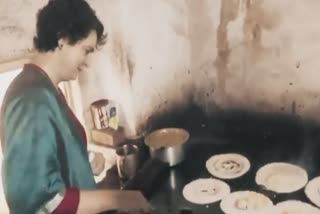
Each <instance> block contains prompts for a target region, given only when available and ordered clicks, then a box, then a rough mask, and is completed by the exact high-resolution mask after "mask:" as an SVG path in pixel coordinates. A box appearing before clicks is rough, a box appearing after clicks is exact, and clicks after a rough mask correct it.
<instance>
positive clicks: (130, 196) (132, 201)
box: [77, 190, 151, 214]
mask: <svg viewBox="0 0 320 214" xmlns="http://www.w3.org/2000/svg"><path fill="white" fill-rule="evenodd" d="M107 210H118V211H121V212H129V211H131V212H132V211H133V212H137V213H139V211H140V213H149V212H151V206H150V205H149V203H148V202H147V200H146V199H145V198H144V197H143V195H142V194H141V193H140V192H138V191H120V190H88V191H84V190H81V191H80V202H79V207H78V211H77V213H79V214H91V213H92V214H93V213H100V212H103V211H107Z"/></svg>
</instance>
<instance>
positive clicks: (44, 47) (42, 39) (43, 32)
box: [33, 0, 106, 52]
mask: <svg viewBox="0 0 320 214" xmlns="http://www.w3.org/2000/svg"><path fill="white" fill-rule="evenodd" d="M36 27H37V32H36V36H35V37H34V39H33V43H34V47H35V49H37V50H38V51H40V52H48V51H51V50H54V49H55V48H56V47H57V46H58V40H59V39H61V38H63V39H67V40H68V42H69V44H71V45H74V44H75V43H77V42H78V41H80V40H82V39H84V38H86V37H87V36H88V35H89V33H90V32H91V31H92V30H95V31H96V32H97V37H98V45H101V44H104V43H105V39H106V35H104V34H103V31H104V27H103V25H102V23H101V22H100V20H99V19H98V18H97V16H96V15H95V11H94V10H93V9H92V8H91V7H90V6H89V4H88V3H87V2H86V1H85V0H50V1H49V2H48V4H47V5H46V6H44V7H43V8H42V9H40V10H39V12H38V14H37V26H36Z"/></svg>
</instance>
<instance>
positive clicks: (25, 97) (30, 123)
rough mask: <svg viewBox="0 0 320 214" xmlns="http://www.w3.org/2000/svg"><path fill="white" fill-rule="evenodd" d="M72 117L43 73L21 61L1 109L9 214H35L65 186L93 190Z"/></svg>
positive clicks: (80, 136) (78, 128) (81, 138)
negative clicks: (21, 64)
mask: <svg viewBox="0 0 320 214" xmlns="http://www.w3.org/2000/svg"><path fill="white" fill-rule="evenodd" d="M75 120H76V119H75V118H73V116H72V113H71V110H70V109H69V107H68V106H67V104H66V102H65V100H64V99H63V97H62V96H61V95H60V94H59V91H58V90H57V89H56V88H55V87H54V85H53V83H52V82H51V80H50V79H49V77H48V76H47V74H46V73H45V72H43V71H42V70H41V69H39V68H38V67H36V66H34V65H31V64H29V65H25V67H24V69H23V71H22V72H21V73H20V74H19V75H18V76H17V77H16V78H15V79H14V81H13V82H12V83H11V85H10V86H9V89H8V91H7V93H6V95H5V99H4V102H3V105H2V108H1V124H2V127H1V132H0V133H1V142H2V149H3V157H4V158H3V163H2V182H3V187H4V193H5V197H6V200H7V203H8V206H9V209H10V211H11V213H23V214H25V213H35V212H36V211H37V210H39V208H40V207H41V206H43V205H44V204H45V203H46V202H47V201H49V200H50V199H51V198H53V197H54V196H55V195H56V194H58V193H59V192H63V191H64V190H65V189H67V188H78V189H95V188H96V184H95V181H94V177H93V174H92V171H91V167H90V163H89V160H88V155H87V148H86V143H85V142H84V136H83V133H84V131H83V130H81V125H79V122H78V121H75Z"/></svg>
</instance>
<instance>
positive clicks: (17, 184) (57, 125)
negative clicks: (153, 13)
mask: <svg viewBox="0 0 320 214" xmlns="http://www.w3.org/2000/svg"><path fill="white" fill-rule="evenodd" d="M103 40H104V36H103V25H102V24H101V22H100V21H99V20H98V18H97V17H96V15H95V13H94V11H93V10H92V9H91V8H90V6H89V5H88V3H87V2H86V1H85V0H51V1H49V3H48V4H47V5H46V6H45V7H44V8H42V9H41V10H40V11H39V13H38V16H37V32H36V36H35V38H34V46H35V49H36V51H37V54H36V56H35V57H34V58H33V59H32V61H31V63H30V64H27V65H25V66H24V68H23V71H22V72H21V74H19V75H18V76H17V77H16V78H15V79H14V81H13V82H12V83H11V85H10V86H9V89H8V91H7V93H6V96H5V99H4V102H3V106H2V109H1V123H2V128H1V133H2V140H1V142H2V147H3V153H4V154H3V156H4V158H3V166H2V175H3V178H2V181H3V186H4V191H5V196H6V200H7V203H8V205H9V209H10V212H11V213H13V214H16V213H17V214H20V213H21V214H25V213H28V214H29V213H64V214H65V213H85V214H88V213H99V212H102V211H107V210H115V209H118V210H122V211H129V210H137V209H143V210H145V211H148V209H149V205H148V203H147V202H146V201H145V199H144V198H143V196H142V195H141V193H140V192H136V191H108V190H96V185H95V182H94V178H93V174H92V169H91V166H90V163H89V159H88V154H87V149H86V135H85V131H84V129H83V127H82V126H81V124H80V123H79V122H78V120H77V119H76V117H75V116H74V115H73V114H72V111H71V110H70V108H69V107H68V105H67V103H66V101H65V99H64V97H63V95H62V93H61V92H60V90H59V88H58V84H59V83H60V82H63V81H68V80H73V79H76V78H77V76H78V74H79V72H81V71H82V70H83V69H84V68H85V67H86V60H87V57H88V55H89V54H90V53H92V52H94V50H95V49H96V47H97V46H98V45H100V44H101V43H102V42H103ZM93 163H94V161H93ZM95 165H97V164H95ZM96 168H98V169H96V170H98V171H101V169H99V168H101V167H99V166H96ZM93 171H95V170H93Z"/></svg>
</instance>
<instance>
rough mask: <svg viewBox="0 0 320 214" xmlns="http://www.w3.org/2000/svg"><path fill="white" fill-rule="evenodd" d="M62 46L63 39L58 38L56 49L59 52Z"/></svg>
mask: <svg viewBox="0 0 320 214" xmlns="http://www.w3.org/2000/svg"><path fill="white" fill-rule="evenodd" d="M63 44H64V39H62V38H60V39H59V40H58V48H59V50H61V49H62V48H63Z"/></svg>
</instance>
